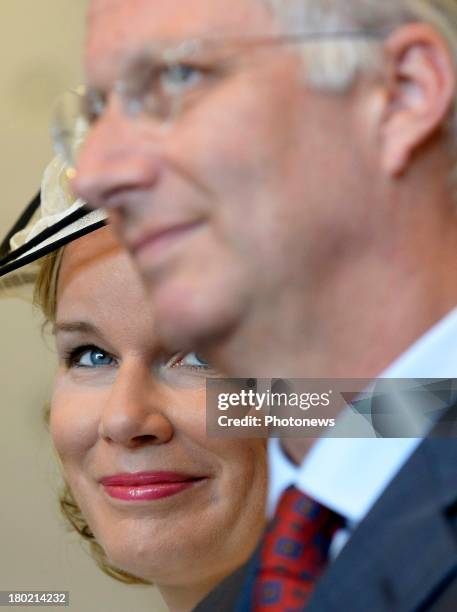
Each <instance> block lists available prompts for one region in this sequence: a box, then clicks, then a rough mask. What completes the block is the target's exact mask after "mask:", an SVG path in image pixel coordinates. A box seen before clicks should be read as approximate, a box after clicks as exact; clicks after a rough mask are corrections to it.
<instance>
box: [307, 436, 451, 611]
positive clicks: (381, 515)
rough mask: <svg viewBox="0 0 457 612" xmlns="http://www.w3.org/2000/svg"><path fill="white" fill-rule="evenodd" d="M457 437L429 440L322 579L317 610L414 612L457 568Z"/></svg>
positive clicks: (315, 599) (312, 608)
mask: <svg viewBox="0 0 457 612" xmlns="http://www.w3.org/2000/svg"><path fill="white" fill-rule="evenodd" d="M456 501H457V440H455V439H426V440H425V441H424V442H423V443H422V444H421V445H420V447H419V448H418V450H417V451H416V452H415V453H414V454H413V456H412V457H411V459H410V460H409V461H408V462H407V464H406V465H405V466H404V467H403V469H402V470H401V471H400V472H399V474H398V475H397V476H396V478H395V479H394V480H393V481H392V483H391V484H390V486H389V487H388V488H387V489H386V491H385V493H384V494H383V495H382V496H381V498H380V499H379V501H378V502H377V503H376V504H375V506H374V507H373V509H372V510H371V511H370V513H369V514H368V516H367V517H366V519H365V520H364V521H363V522H362V523H361V524H360V526H359V527H358V528H357V529H356V531H355V532H354V534H353V535H352V537H351V538H350V540H349V542H348V544H347V546H346V547H345V548H344V549H343V551H342V552H341V554H340V555H339V557H338V558H337V559H336V561H335V562H334V563H333V564H332V565H331V566H330V567H329V569H328V570H327V572H326V573H325V575H324V576H323V578H322V579H321V581H320V582H319V584H318V586H317V587H316V590H315V592H314V595H313V597H312V599H311V602H310V604H309V606H308V607H307V608H306V609H307V610H310V611H319V612H322V611H323V610H325V612H327V611H331V610H335V612H336V611H338V612H340V611H341V610H351V612H359V611H360V612H366V611H367V610H370V612H393V611H395V610H401V611H402V612H410V611H411V612H412V611H414V610H419V609H420V608H421V606H422V605H424V604H425V602H426V601H427V599H429V598H430V597H431V596H432V595H433V594H434V593H437V592H438V591H439V589H440V587H442V585H444V584H445V583H446V581H447V580H448V579H449V577H450V576H452V575H453V574H454V573H455V572H456V570H457V543H456V542H457V540H456V534H455V532H454V531H453V528H452V525H451V522H450V520H449V512H451V514H452V512H454V513H455V508H454V510H452V509H451V510H450V508H452V505H453V504H454V505H455V502H456Z"/></svg>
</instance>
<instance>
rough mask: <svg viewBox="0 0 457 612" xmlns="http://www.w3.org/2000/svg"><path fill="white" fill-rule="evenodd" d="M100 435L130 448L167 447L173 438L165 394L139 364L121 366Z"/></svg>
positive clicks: (103, 415) (102, 417) (103, 414)
mask: <svg viewBox="0 0 457 612" xmlns="http://www.w3.org/2000/svg"><path fill="white" fill-rule="evenodd" d="M99 435H100V437H102V438H104V439H105V440H107V441H108V442H112V443H116V444H120V445H122V446H125V447H127V448H131V449H133V448H137V447H140V446H143V445H145V444H153V445H159V444H166V443H167V442H169V441H170V440H171V439H172V438H173V435H174V428H173V424H172V422H171V420H170V419H169V417H168V415H167V400H166V392H165V391H164V389H163V386H162V385H160V384H158V383H157V382H156V381H155V380H154V379H153V377H152V376H151V373H150V371H149V369H148V368H146V367H144V366H142V365H140V364H138V363H136V362H133V363H130V364H127V363H124V364H122V365H121V367H120V368H119V370H118V373H117V376H116V380H115V382H114V384H113V387H112V389H111V393H110V395H109V397H108V399H107V401H106V404H105V405H104V406H103V407H102V411H101V416H100V422H99Z"/></svg>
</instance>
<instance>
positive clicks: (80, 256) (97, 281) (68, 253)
mask: <svg viewBox="0 0 457 612" xmlns="http://www.w3.org/2000/svg"><path fill="white" fill-rule="evenodd" d="M125 283H126V284H127V285H128V287H129V292H130V293H133V292H135V293H136V294H139V293H140V294H142V293H143V289H142V284H141V281H140V278H139V276H138V274H137V272H136V270H135V268H134V266H133V264H132V262H131V259H130V256H129V255H128V253H127V252H126V251H125V250H124V248H123V247H122V246H121V244H120V243H119V241H118V240H117V238H116V237H115V235H114V233H113V231H112V230H111V228H110V227H109V226H106V227H103V228H101V229H99V230H97V231H95V232H93V233H91V234H88V235H87V236H84V237H83V238H79V239H78V240H75V241H74V242H72V243H70V244H69V245H67V246H66V247H65V249H64V252H63V256H62V261H61V265H60V270H59V275H58V282H57V298H58V300H59V298H60V297H61V296H62V294H63V293H64V292H65V291H68V290H70V291H71V292H72V293H78V295H79V294H83V295H84V294H88V295H90V294H94V293H96V292H97V291H98V289H99V288H100V290H101V291H106V288H107V286H110V285H112V286H113V288H115V287H116V286H118V285H121V284H125Z"/></svg>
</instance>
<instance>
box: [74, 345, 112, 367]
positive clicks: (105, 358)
mask: <svg viewBox="0 0 457 612" xmlns="http://www.w3.org/2000/svg"><path fill="white" fill-rule="evenodd" d="M72 363H73V365H76V366H79V367H82V368H97V367H102V366H110V365H113V363H114V359H113V357H112V356H111V355H110V354H109V353H106V352H105V351H103V350H101V349H99V348H88V349H86V350H84V351H80V352H79V353H78V354H76V355H74V357H73V359H72Z"/></svg>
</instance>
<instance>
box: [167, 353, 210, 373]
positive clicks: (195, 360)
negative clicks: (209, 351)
mask: <svg viewBox="0 0 457 612" xmlns="http://www.w3.org/2000/svg"><path fill="white" fill-rule="evenodd" d="M172 367H173V368H183V367H184V368H190V369H194V370H210V369H211V366H210V365H209V363H208V362H207V361H205V360H204V359H203V358H202V357H201V356H200V355H198V354H197V353H195V352H193V353H187V354H186V355H183V356H180V357H179V358H176V357H175V358H174V363H173V365H172Z"/></svg>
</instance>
